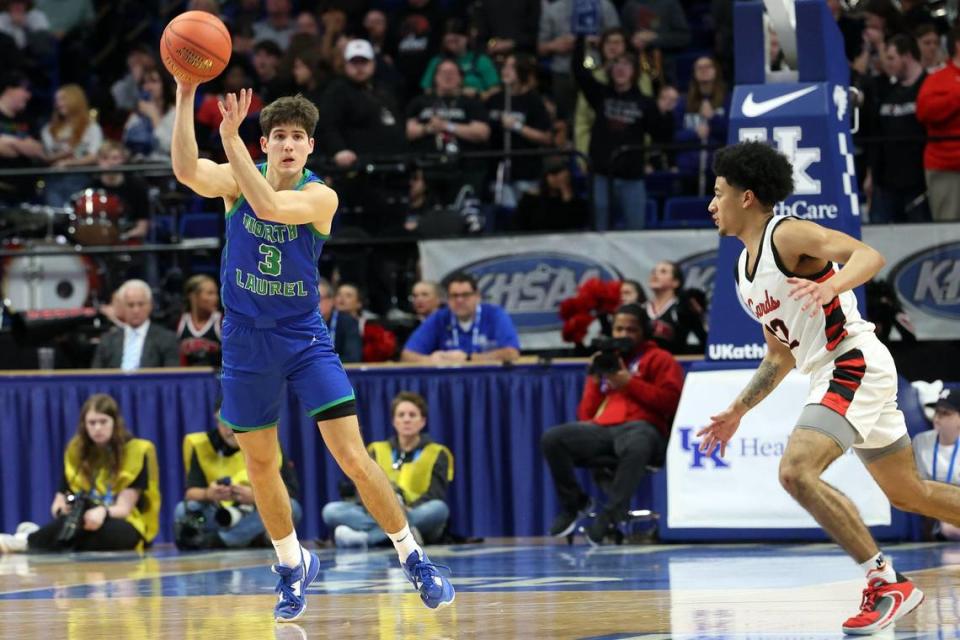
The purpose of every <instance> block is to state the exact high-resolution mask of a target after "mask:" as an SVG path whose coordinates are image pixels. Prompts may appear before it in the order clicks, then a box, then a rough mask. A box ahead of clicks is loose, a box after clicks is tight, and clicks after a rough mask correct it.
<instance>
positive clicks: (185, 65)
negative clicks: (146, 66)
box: [160, 11, 233, 83]
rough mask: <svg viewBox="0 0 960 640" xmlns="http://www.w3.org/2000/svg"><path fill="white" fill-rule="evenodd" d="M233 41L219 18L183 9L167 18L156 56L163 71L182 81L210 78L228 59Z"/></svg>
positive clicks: (210, 14)
mask: <svg viewBox="0 0 960 640" xmlns="http://www.w3.org/2000/svg"><path fill="white" fill-rule="evenodd" d="M232 50H233V42H232V41H231V39H230V32H229V31H227V27H226V25H224V24H223V22H221V21H220V18H218V17H217V16H215V15H213V14H212V13H207V12H206V11H187V12H186V13H181V14H180V15H178V16H177V17H176V18H174V19H173V20H171V21H170V24H168V25H167V28H166V29H164V30H163V36H162V37H161V38H160V58H161V59H162V60H163V65H164V66H165V67H166V68H167V71H169V72H170V73H172V74H173V76H174V77H175V78H179V79H180V80H183V81H184V82H190V83H199V82H206V81H207V80H213V79H214V78H216V77H217V76H218V75H220V74H221V73H222V72H223V69H224V68H225V67H226V66H227V62H229V61H230V52H231V51H232Z"/></svg>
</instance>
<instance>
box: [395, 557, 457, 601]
mask: <svg viewBox="0 0 960 640" xmlns="http://www.w3.org/2000/svg"><path fill="white" fill-rule="evenodd" d="M400 566H401V567H402V568H403V575H405V576H407V580H409V581H410V582H411V583H412V584H413V586H414V587H416V589H417V591H419V592H420V599H421V600H423V604H425V605H427V606H428V607H430V608H431V609H442V608H443V607H446V606H447V605H450V604H452V603H453V601H454V599H455V598H456V597H457V592H456V591H454V590H453V585H452V584H450V581H449V580H447V579H446V578H445V577H444V576H442V575H440V571H439V568H440V567H443V568H444V569H446V570H447V571H449V570H450V567H444V566H443V565H436V564H433V563H432V562H430V558H428V557H427V554H425V553H423V552H422V551H421V552H420V553H419V554H418V553H417V552H416V551H414V552H412V553H411V554H410V555H409V556H407V560H406V562H401V563H400Z"/></svg>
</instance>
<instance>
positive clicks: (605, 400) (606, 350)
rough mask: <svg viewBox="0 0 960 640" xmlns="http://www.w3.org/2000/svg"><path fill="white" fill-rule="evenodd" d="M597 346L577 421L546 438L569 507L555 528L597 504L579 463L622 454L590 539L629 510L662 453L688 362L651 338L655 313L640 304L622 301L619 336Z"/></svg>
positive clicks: (562, 532)
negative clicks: (581, 477)
mask: <svg viewBox="0 0 960 640" xmlns="http://www.w3.org/2000/svg"><path fill="white" fill-rule="evenodd" d="M591 346H592V347H593V348H594V349H596V353H594V354H593V356H592V357H591V359H590V368H589V370H588V374H589V375H588V376H587V381H586V383H585V385H584V388H583V395H582V396H581V398H580V406H579V407H578V409H577V419H578V421H577V422H571V423H567V424H561V425H558V426H556V427H553V428H551V429H548V430H547V431H546V432H545V433H544V434H543V437H542V438H541V440H540V445H541V447H542V449H543V455H544V457H545V458H546V460H547V464H549V465H550V473H551V475H552V476H553V481H554V483H555V484H556V486H557V492H558V494H559V496H560V503H561V506H562V509H563V510H562V511H561V512H560V514H559V515H558V516H557V517H556V519H555V520H554V522H553V525H552V526H551V527H550V535H553V536H560V537H562V536H566V535H568V534H570V533H572V532H573V531H574V529H575V528H576V526H577V521H578V520H579V519H580V518H581V517H582V515H583V514H585V513H586V512H587V511H589V508H590V506H591V505H590V499H589V498H588V497H587V494H586V493H584V491H583V489H582V488H581V487H580V485H579V484H578V483H577V479H576V477H575V476H574V467H597V466H599V465H600V464H601V463H602V461H603V460H605V459H610V458H615V459H616V460H617V463H616V469H615V471H614V476H613V481H612V483H611V486H610V490H609V492H608V493H609V495H608V502H607V504H606V505H605V507H604V508H603V509H602V510H601V511H600V512H599V514H598V516H597V518H596V519H595V520H594V521H593V522H592V523H591V524H590V526H589V527H588V529H587V539H588V540H589V541H590V542H591V543H593V544H601V543H602V542H603V539H604V538H605V537H606V535H607V534H608V533H610V532H611V530H612V529H613V528H614V527H615V526H616V523H618V522H620V521H621V520H622V519H623V517H624V515H625V514H626V511H627V509H628V507H629V504H630V497H631V496H632V495H633V494H634V492H635V491H636V490H637V487H639V486H640V482H641V480H642V479H643V475H644V474H645V473H646V468H647V465H650V464H658V463H661V462H662V461H663V456H664V453H665V451H666V446H667V439H668V436H669V431H670V422H671V420H672V418H673V414H674V413H675V412H676V410H677V404H678V403H679V402H680V390H681V388H682V387H683V370H682V369H681V368H680V365H679V364H678V363H677V361H676V360H675V359H674V358H673V356H672V355H670V353H669V352H667V351H666V350H664V349H662V348H660V347H659V346H658V345H657V343H656V342H654V341H653V340H651V339H650V320H649V318H648V317H647V314H646V312H645V311H644V310H643V307H641V306H640V305H637V304H626V305H623V306H622V307H620V308H619V309H617V313H616V315H615V316H614V319H613V337H612V338H599V339H597V340H595V341H594V342H593V344H592V345H591Z"/></svg>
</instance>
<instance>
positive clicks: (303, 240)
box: [220, 163, 329, 318]
mask: <svg viewBox="0 0 960 640" xmlns="http://www.w3.org/2000/svg"><path fill="white" fill-rule="evenodd" d="M257 168H258V169H260V173H261V174H263V175H264V176H266V174H267V165H266V163H264V164H261V165H258V167H257ZM310 182H321V183H322V180H320V178H318V177H317V176H316V175H315V174H314V173H313V172H311V171H309V170H307V169H304V170H303V177H302V178H301V179H300V182H299V183H298V184H297V186H296V189H297V190H300V189H302V188H303V186H304V185H305V184H308V183H310ZM328 237H329V236H326V235H324V234H322V233H320V232H319V231H317V230H316V228H314V226H313V225H312V224H280V223H276V222H267V221H265V220H260V219H259V218H258V217H257V214H256V213H254V211H253V207H251V206H250V203H248V202H247V200H246V198H244V197H243V194H241V195H240V197H239V198H237V201H236V202H235V203H234V204H233V207H232V208H231V209H230V210H229V211H227V213H226V242H225V243H224V246H223V258H222V260H221V263H220V282H221V292H220V296H221V299H222V300H223V306H224V309H226V311H227V314H228V315H229V314H231V313H235V314H240V315H243V316H247V317H250V318H258V317H269V318H288V317H291V316H297V315H302V314H304V313H307V312H310V311H316V310H317V305H318V304H319V302H320V294H319V292H318V291H317V286H318V284H319V277H320V274H319V272H318V270H317V261H318V260H319V259H320V252H321V251H322V250H323V243H324V241H325V240H326V239H327V238H328Z"/></svg>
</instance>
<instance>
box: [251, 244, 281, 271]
mask: <svg viewBox="0 0 960 640" xmlns="http://www.w3.org/2000/svg"><path fill="white" fill-rule="evenodd" d="M260 255H262V256H263V261H262V262H258V263H257V269H259V270H260V273H262V274H264V275H268V276H278V275H280V258H282V257H283V254H281V253H280V249H277V248H276V247H272V246H270V245H269V244H262V245H260Z"/></svg>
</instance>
